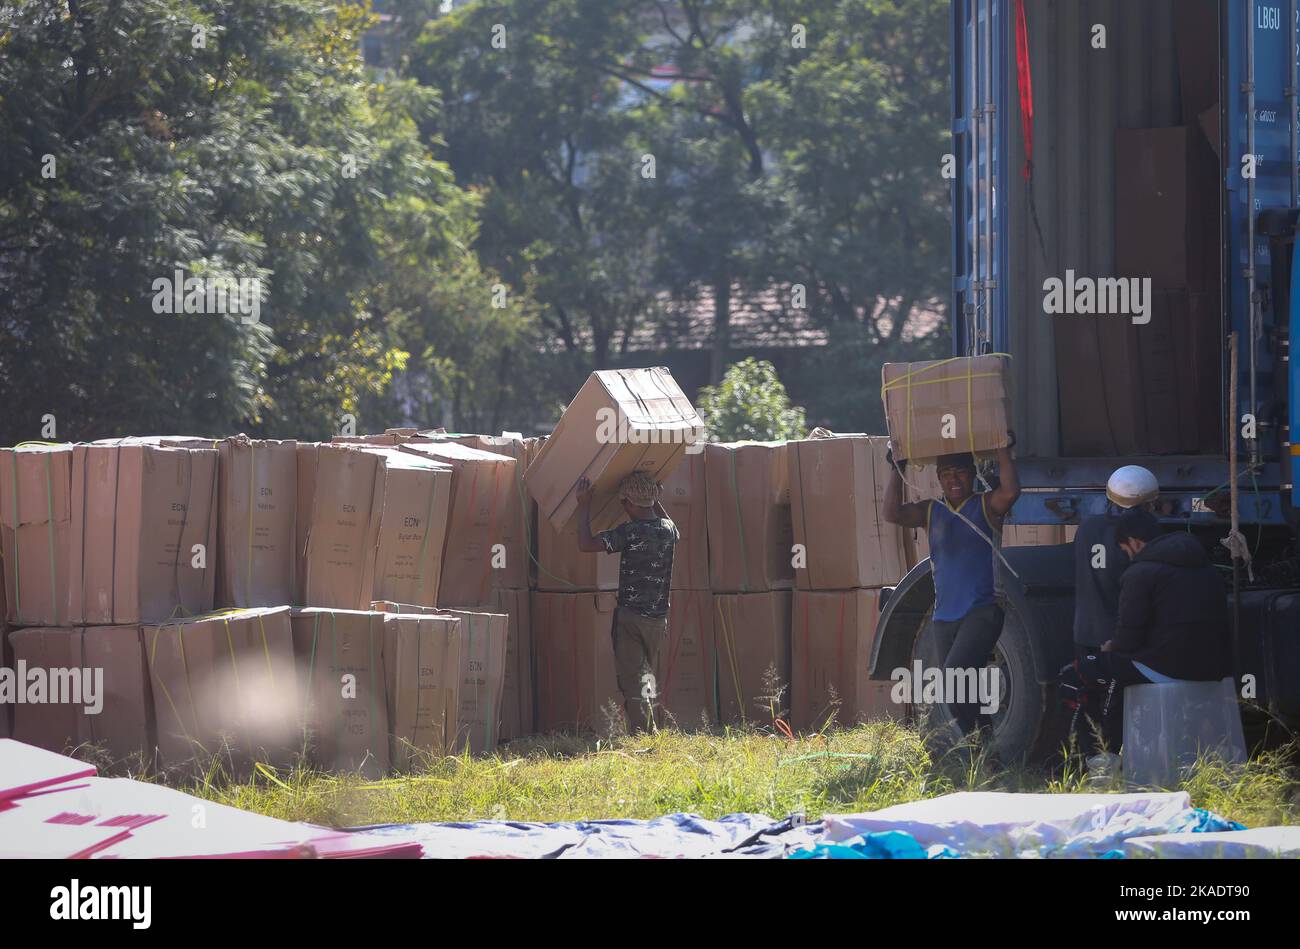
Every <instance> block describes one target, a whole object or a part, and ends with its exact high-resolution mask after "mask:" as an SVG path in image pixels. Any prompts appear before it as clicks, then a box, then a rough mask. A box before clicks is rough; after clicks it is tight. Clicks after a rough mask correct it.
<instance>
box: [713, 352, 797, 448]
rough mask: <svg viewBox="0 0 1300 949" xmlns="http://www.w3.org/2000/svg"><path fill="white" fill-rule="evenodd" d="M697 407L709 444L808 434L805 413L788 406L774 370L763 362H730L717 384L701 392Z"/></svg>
mask: <svg viewBox="0 0 1300 949" xmlns="http://www.w3.org/2000/svg"><path fill="white" fill-rule="evenodd" d="M696 405H697V407H698V409H699V412H700V415H701V416H702V417H703V418H704V424H705V427H706V429H707V430H708V433H709V441H714V442H734V441H747V440H748V441H773V440H781V439H787V438H803V437H804V436H805V435H806V434H807V432H808V425H807V422H806V421H805V419H804V410H803V409H802V408H801V407H800V406H797V405H791V404H790V397H789V396H788V395H787V394H786V391H785V386H784V385H782V384H781V380H780V379H779V378H778V377H777V374H776V369H775V367H773V365H772V364H771V363H770V362H768V361H767V360H765V359H762V360H760V359H753V358H748V359H742V360H741V361H740V362H736V363H732V364H731V365H730V366H728V367H727V372H726V374H725V375H724V376H723V377H722V382H721V384H720V385H717V386H705V387H703V388H702V389H701V390H700V395H699V398H698V399H697V400H696Z"/></svg>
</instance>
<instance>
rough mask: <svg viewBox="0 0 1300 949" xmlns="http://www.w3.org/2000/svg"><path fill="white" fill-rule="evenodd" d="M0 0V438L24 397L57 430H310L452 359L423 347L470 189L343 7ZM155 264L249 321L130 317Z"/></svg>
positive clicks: (514, 314) (387, 400) (464, 272)
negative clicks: (231, 293)
mask: <svg viewBox="0 0 1300 949" xmlns="http://www.w3.org/2000/svg"><path fill="white" fill-rule="evenodd" d="M0 16H2V17H3V22H0V28H2V29H3V32H2V33H0V140H3V141H4V142H5V143H6V156H5V161H4V163H3V164H2V165H0V391H2V392H3V393H4V394H5V397H6V408H7V411H6V413H5V418H4V420H3V422H2V423H0V425H2V426H3V427H2V428H0V440H3V441H5V442H6V443H9V442H12V441H14V440H17V439H20V438H30V437H33V436H34V435H35V434H37V432H38V430H39V424H40V417H41V416H42V415H44V414H45V413H53V414H54V415H55V416H56V418H57V420H58V423H59V428H58V435H59V437H61V438H77V437H87V436H98V435H106V434H112V433H115V432H128V431H133V432H139V431H178V430H180V431H187V432H195V433H198V434H224V433H226V432H229V431H231V430H238V429H240V428H243V429H245V430H247V431H250V432H258V433H267V434H289V435H299V436H317V437H320V436H325V435H328V434H329V433H330V432H331V431H333V430H334V429H335V427H336V425H337V419H338V417H339V416H340V415H341V414H342V413H352V414H357V413H359V412H360V413H361V415H362V417H361V419H360V422H361V424H362V425H363V426H364V425H366V423H367V418H366V417H365V416H366V413H365V411H364V410H363V407H364V406H366V405H370V406H373V407H375V412H376V413H379V412H380V410H381V409H382V417H380V416H379V415H378V414H376V417H374V418H373V419H371V420H370V424H372V425H375V426H378V425H380V424H381V423H383V422H387V421H389V420H390V419H392V418H393V417H394V415H393V413H394V412H396V411H397V408H396V406H395V405H394V402H393V399H394V396H393V394H392V392H391V386H392V382H393V380H394V377H395V374H397V373H399V372H401V371H402V370H403V369H410V368H411V367H412V365H413V363H414V364H420V365H419V366H418V367H419V368H421V369H424V370H429V369H432V368H440V369H441V370H443V371H444V372H446V373H454V372H458V371H462V370H463V369H464V365H463V364H462V360H465V361H467V362H468V363H473V361H474V359H475V358H477V352H474V353H471V350H472V349H473V347H472V346H469V345H461V346H460V348H459V349H456V348H455V347H450V348H449V350H448V351H447V352H442V351H441V344H442V342H443V339H444V337H450V338H454V339H456V340H459V339H461V338H462V337H463V336H464V335H465V331H464V329H463V325H464V323H465V322H466V321H475V320H478V319H479V318H480V317H481V316H482V314H483V313H484V308H485V307H486V306H487V305H489V304H488V301H489V299H490V287H491V285H492V283H494V282H495V280H494V278H493V277H492V275H491V274H490V273H485V272H483V271H482V270H481V269H480V268H479V266H478V263H477V261H476V260H475V259H474V256H473V253H472V249H471V245H472V243H473V240H474V218H475V213H476V204H477V200H476V198H475V197H474V196H473V195H472V194H469V193H468V192H466V191H464V190H462V189H460V188H458V187H457V186H456V184H455V182H454V180H453V178H452V174H451V171H450V169H449V168H448V167H447V166H446V165H445V164H442V163H440V162H437V161H434V160H433V159H432V157H431V155H430V154H429V151H428V147H427V146H426V144H424V143H423V142H422V140H421V137H420V134H419V132H418V129H417V122H430V121H432V116H433V115H434V114H435V110H436V96H435V95H434V94H433V93H432V92H431V90H429V89H427V88H422V87H420V86H418V85H417V84H415V83H413V82H399V83H396V84H389V85H381V84H376V83H374V82H372V81H371V80H370V79H369V78H368V77H367V75H366V70H365V68H364V66H363V64H362V62H361V59H360V55H359V38H360V36H361V34H362V32H363V31H364V30H365V29H366V28H367V27H368V26H369V25H370V24H372V23H373V22H374V20H373V17H372V16H370V14H369V13H368V11H367V10H366V9H365V8H364V7H362V6H358V5H357V4H354V3H349V2H344V0H338V2H316V0H275V2H265V0H222V2H217V0H114V2H108V0H68V2H67V3H62V2H54V0H32V2H26V3H19V4H16V5H13V4H11V5H9V6H7V7H6V8H5V9H4V11H3V13H0ZM46 156H49V158H48V159H47V157H46ZM51 162H52V164H51ZM47 169H48V170H49V171H52V172H53V173H52V174H49V173H48V171H47ZM43 171H47V174H43V173H42V172H43ZM178 268H179V269H181V270H183V272H184V275H185V276H187V277H190V276H193V277H206V276H218V277H221V276H230V277H235V276H242V277H256V278H259V279H260V280H261V299H260V321H259V322H256V323H251V322H248V321H247V317H245V318H243V319H241V317H240V316H239V315H235V314H226V315H222V314H212V313H189V314H166V313H161V314H160V313H157V312H155V310H154V307H153V302H154V289H153V287H154V281H155V280H157V279H158V278H170V277H172V275H173V274H174V272H175V271H176V270H177V269H178ZM446 275H451V276H450V278H448V279H447V280H446V281H444V280H443V278H444V276H446ZM413 301H418V305H416V303H415V302H413ZM495 317H496V321H495V323H494V324H493V328H494V330H496V331H498V334H499V338H500V337H504V338H510V337H511V335H512V334H515V333H517V332H520V331H522V327H523V326H524V325H525V324H526V313H525V312H524V308H522V307H519V306H515V307H511V308H507V309H505V310H504V311H497V312H496V314H495ZM502 324H505V325H502ZM430 350H435V351H438V352H439V359H440V360H441V361H435V360H434V359H433V358H432V357H431V356H430V355H429V352H430ZM421 361H422V363H421Z"/></svg>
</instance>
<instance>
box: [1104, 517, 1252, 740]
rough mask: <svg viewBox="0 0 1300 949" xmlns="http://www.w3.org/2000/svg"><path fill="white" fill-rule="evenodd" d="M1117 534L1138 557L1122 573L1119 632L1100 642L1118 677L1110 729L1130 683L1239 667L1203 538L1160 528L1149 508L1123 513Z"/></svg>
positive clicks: (1199, 676)
mask: <svg viewBox="0 0 1300 949" xmlns="http://www.w3.org/2000/svg"><path fill="white" fill-rule="evenodd" d="M1115 540H1116V542H1117V543H1118V544H1119V545H1120V546H1121V547H1123V548H1124V552H1125V553H1127V554H1128V556H1129V559H1130V561H1131V563H1130V565H1129V568H1128V569H1127V570H1126V571H1124V576H1123V577H1122V579H1121V580H1120V593H1119V620H1118V622H1117V624H1116V626H1115V635H1114V637H1112V638H1111V639H1110V641H1108V642H1106V643H1105V644H1103V645H1102V647H1101V648H1102V651H1103V652H1105V653H1107V654H1108V656H1107V658H1108V660H1109V667H1110V671H1111V674H1112V675H1113V676H1114V677H1115V680H1116V682H1115V687H1116V694H1115V695H1114V696H1113V697H1112V700H1111V702H1110V707H1109V708H1108V710H1107V716H1106V717H1107V719H1109V721H1108V723H1107V724H1108V726H1109V728H1108V731H1109V730H1111V729H1114V730H1115V733H1118V731H1120V730H1122V729H1123V722H1124V713H1123V700H1122V692H1123V689H1124V687H1125V686H1128V685H1141V684H1142V683H1145V682H1173V681H1179V680H1184V681H1188V680H1190V681H1195V682H1217V681H1218V680H1220V679H1223V678H1226V677H1228V676H1230V675H1232V656H1231V651H1230V649H1229V645H1228V630H1229V622H1228V593H1227V589H1226V587H1225V586H1224V583H1223V578H1222V577H1220V576H1219V571H1218V569H1217V568H1215V566H1214V565H1213V564H1212V563H1211V562H1210V557H1209V555H1208V554H1207V553H1206V552H1205V548H1204V547H1203V546H1202V545H1201V542H1200V541H1198V540H1197V539H1196V538H1195V537H1193V536H1192V535H1191V534H1189V533H1186V532H1184V531H1174V532H1172V533H1168V534H1162V533H1160V522H1159V521H1158V520H1156V517H1155V515H1154V514H1151V513H1150V512H1149V511H1144V510H1132V511H1127V512H1125V513H1124V514H1123V515H1122V516H1121V517H1120V518H1119V523H1118V525H1117V527H1116V530H1115Z"/></svg>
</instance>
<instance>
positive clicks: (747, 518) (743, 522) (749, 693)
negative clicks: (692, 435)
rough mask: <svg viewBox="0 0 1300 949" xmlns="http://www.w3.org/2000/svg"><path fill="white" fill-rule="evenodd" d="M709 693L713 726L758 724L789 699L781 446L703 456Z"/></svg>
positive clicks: (786, 511) (785, 470)
mask: <svg viewBox="0 0 1300 949" xmlns="http://www.w3.org/2000/svg"><path fill="white" fill-rule="evenodd" d="M704 479H705V495H706V508H707V522H708V543H709V577H710V584H711V586H712V589H713V593H714V597H713V600H714V603H713V606H714V616H715V621H714V642H715V648H714V659H713V666H714V669H715V675H714V676H713V679H714V683H715V684H714V690H715V704H716V707H717V714H718V718H719V720H720V721H722V722H724V723H738V722H742V721H754V720H758V721H760V722H761V721H765V720H768V719H770V716H771V714H772V712H773V711H774V706H775V705H777V704H780V703H777V702H776V701H775V699H774V696H775V695H776V694H777V693H778V692H779V691H780V690H781V689H782V688H784V689H785V690H786V691H785V692H784V695H783V698H782V702H785V703H788V701H789V697H790V693H789V686H790V589H791V587H792V586H793V585H794V558H795V553H796V552H795V550H794V549H793V547H794V535H793V527H792V523H791V517H790V475H789V467H788V463H787V445H786V443H785V442H732V443H725V444H711V445H708V446H707V447H706V448H705V451H704Z"/></svg>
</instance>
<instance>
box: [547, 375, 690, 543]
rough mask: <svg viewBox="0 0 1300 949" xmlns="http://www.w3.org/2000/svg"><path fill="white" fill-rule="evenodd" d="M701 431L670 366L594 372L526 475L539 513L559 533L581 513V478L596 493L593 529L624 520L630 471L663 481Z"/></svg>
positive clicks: (603, 527) (567, 409)
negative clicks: (621, 490)
mask: <svg viewBox="0 0 1300 949" xmlns="http://www.w3.org/2000/svg"><path fill="white" fill-rule="evenodd" d="M703 431H704V426H703V422H702V421H701V420H700V417H699V416H698V415H697V414H696V412H695V409H694V408H693V407H692V406H691V403H690V401H689V400H688V399H687V398H686V396H685V395H684V394H683V393H682V390H681V389H680V388H679V387H678V385H677V383H676V381H674V379H673V377H672V375H671V374H670V373H669V372H668V370H667V369H664V368H662V367H656V368H653V369H604V370H600V371H597V372H594V373H592V374H591V376H590V377H589V378H588V379H587V381H586V383H584V384H583V386H582V388H581V389H579V390H578V394H577V395H575V396H574V398H573V401H572V402H570V403H569V406H568V408H566V409H565V410H564V415H563V416H561V418H560V421H559V424H558V425H556V426H555V431H554V432H553V433H552V434H551V436H550V438H548V439H547V441H546V444H545V445H544V446H543V447H542V450H541V451H540V452H538V453H537V456H536V457H535V458H534V459H533V462H532V464H531V465H530V466H529V468H528V471H527V473H526V474H525V475H524V481H525V484H526V485H527V487H528V492H529V494H530V495H531V496H532V497H533V498H534V499H535V500H536V501H537V510H538V516H539V518H540V519H542V520H546V521H549V522H550V523H551V526H552V527H555V528H556V529H557V530H559V529H562V528H563V527H564V526H565V525H567V524H568V523H569V521H570V519H571V518H572V517H573V516H574V514H575V513H576V512H577V509H578V501H577V497H576V495H575V492H576V488H577V484H578V479H579V478H581V477H584V476H585V477H587V478H589V479H590V480H591V483H592V485H593V487H594V489H595V494H594V495H593V497H592V502H591V528H592V530H593V531H601V530H607V529H608V528H610V527H613V526H614V525H615V524H617V523H618V522H619V521H620V520H622V519H623V518H624V517H625V514H624V512H623V509H622V506H621V505H620V504H619V499H618V487H619V484H620V482H621V481H622V480H623V478H624V477H626V476H627V475H629V474H631V473H632V472H633V471H644V472H646V473H647V474H649V475H650V476H651V477H653V478H654V479H655V480H656V481H663V480H664V479H665V478H667V477H668V476H669V475H670V474H672V472H673V470H674V469H675V468H676V467H677V465H679V464H680V463H681V461H682V459H683V457H685V453H686V451H687V449H690V450H692V451H697V450H698V446H699V444H700V443H701V442H702V439H703Z"/></svg>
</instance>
